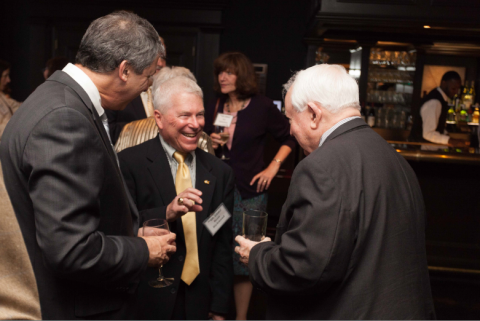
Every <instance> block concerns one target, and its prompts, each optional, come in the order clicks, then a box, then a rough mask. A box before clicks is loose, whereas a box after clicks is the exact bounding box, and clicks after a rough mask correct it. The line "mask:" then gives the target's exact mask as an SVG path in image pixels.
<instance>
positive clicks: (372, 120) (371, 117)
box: [367, 104, 375, 127]
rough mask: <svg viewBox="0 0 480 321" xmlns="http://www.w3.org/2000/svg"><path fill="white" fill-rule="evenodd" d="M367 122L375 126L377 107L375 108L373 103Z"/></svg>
mask: <svg viewBox="0 0 480 321" xmlns="http://www.w3.org/2000/svg"><path fill="white" fill-rule="evenodd" d="M367 124H368V126H370V127H374V126H375V109H374V108H373V104H372V107H370V110H369V112H368V116H367Z"/></svg>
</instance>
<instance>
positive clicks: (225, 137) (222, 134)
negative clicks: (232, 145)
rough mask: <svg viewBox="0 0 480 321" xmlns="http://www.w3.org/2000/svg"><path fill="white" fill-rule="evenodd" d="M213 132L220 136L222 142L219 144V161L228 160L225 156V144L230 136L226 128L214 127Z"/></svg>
mask: <svg viewBox="0 0 480 321" xmlns="http://www.w3.org/2000/svg"><path fill="white" fill-rule="evenodd" d="M215 132H216V133H217V134H220V139H221V140H222V143H221V144H220V146H221V148H222V155H221V156H220V159H221V160H229V159H230V158H228V157H226V156H225V144H226V143H227V142H228V139H229V138H230V134H229V133H228V130H227V128H226V127H222V126H215Z"/></svg>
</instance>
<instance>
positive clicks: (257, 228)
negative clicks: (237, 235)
mask: <svg viewBox="0 0 480 321" xmlns="http://www.w3.org/2000/svg"><path fill="white" fill-rule="evenodd" d="M267 219H268V214H267V213H266V212H263V211H258V210H246V211H245V212H243V227H242V234H243V237H245V238H246V239H247V240H250V241H254V242H260V241H262V240H263V239H264V238H265V236H266V234H267Z"/></svg>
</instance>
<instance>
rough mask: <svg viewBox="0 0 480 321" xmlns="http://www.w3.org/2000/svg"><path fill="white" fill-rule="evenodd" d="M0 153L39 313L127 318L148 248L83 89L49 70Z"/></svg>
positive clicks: (16, 119) (7, 131)
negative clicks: (136, 233) (137, 229)
mask: <svg viewBox="0 0 480 321" xmlns="http://www.w3.org/2000/svg"><path fill="white" fill-rule="evenodd" d="M0 156H1V159H2V166H3V172H4V175H5V185H6V187H7V190H8V194H9V195H10V198H11V200H12V205H13V208H14V210H15V214H16V216H17V219H18V222H19V224H20V227H21V230H22V233H23V236H24V239H25V244H26V246H27V249H28V253H29V256H30V259H31V261H32V265H33V269H34V272H35V277H36V279H37V284H38V292H39V295H40V304H41V308H42V316H43V318H45V319H75V318H82V319H85V318H113V319H121V318H131V314H129V312H131V311H132V310H133V309H132V306H133V300H134V298H135V297H136V296H135V290H136V287H137V286H138V283H139V281H140V277H141V276H142V274H143V273H144V272H145V270H146V267H147V261H148V248H147V245H146V243H145V241H144V240H143V239H141V238H137V237H133V236H134V234H133V233H134V229H135V226H138V217H137V215H138V213H137V212H136V209H135V205H134V204H133V202H129V200H128V197H129V195H128V192H127V190H126V189H125V185H124V183H123V181H122V178H121V172H120V169H119V168H118V166H117V163H116V160H115V156H114V152H113V150H112V148H111V145H110V143H109V141H108V137H107V135H106V132H105V129H104V127H103V125H102V123H101V121H100V119H99V116H98V114H97V112H96V110H95V108H94V107H93V104H92V102H91V101H90V99H89V97H88V95H87V93H86V92H85V91H84V90H83V89H82V88H81V87H80V86H79V85H78V84H77V83H76V82H75V81H74V80H73V79H72V78H71V77H70V76H68V75H67V74H66V73H64V72H63V71H57V72H55V73H54V74H53V75H52V76H51V77H50V78H49V79H48V80H47V81H45V83H43V84H42V85H40V86H39V87H38V88H37V89H36V90H35V92H34V93H32V94H31V95H30V97H29V98H28V99H27V100H26V101H25V102H24V104H23V105H22V108H20V109H19V110H18V112H17V113H16V114H15V115H14V117H12V119H11V121H10V123H9V124H8V126H7V128H6V129H5V132H4V136H3V139H2V144H1V147H0Z"/></svg>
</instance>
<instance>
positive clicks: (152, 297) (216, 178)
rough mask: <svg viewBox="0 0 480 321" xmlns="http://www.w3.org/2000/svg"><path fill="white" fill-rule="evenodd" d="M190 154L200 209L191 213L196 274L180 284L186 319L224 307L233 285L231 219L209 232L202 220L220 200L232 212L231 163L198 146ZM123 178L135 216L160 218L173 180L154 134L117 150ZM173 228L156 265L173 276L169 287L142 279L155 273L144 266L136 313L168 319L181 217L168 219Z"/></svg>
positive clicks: (181, 250) (179, 255) (178, 266)
mask: <svg viewBox="0 0 480 321" xmlns="http://www.w3.org/2000/svg"><path fill="white" fill-rule="evenodd" d="M195 155H196V184H195V185H196V186H195V188H197V189H199V190H200V191H202V193H203V194H202V200H203V203H202V207H203V211H202V212H199V213H197V214H196V218H197V240H198V251H199V252H198V256H199V260H200V274H199V275H198V276H197V278H196V279H195V280H194V281H193V283H192V284H191V285H190V286H186V287H185V288H186V291H185V300H186V302H185V304H186V317H187V320H189V319H190V320H191V319H204V320H205V319H207V318H208V313H209V312H211V311H213V312H217V313H227V312H228V309H229V303H230V298H231V292H232V287H233V259H232V241H233V236H232V222H231V220H229V221H227V222H226V223H225V224H224V226H223V227H222V228H221V229H220V230H219V231H218V232H217V233H216V234H215V236H213V237H212V235H211V234H210V233H209V231H208V230H207V229H206V228H205V227H204V225H203V221H204V220H205V219H206V218H207V217H208V216H209V215H210V214H211V213H213V212H214V211H215V209H216V208H217V207H218V206H219V205H220V204H221V203H224V204H225V206H226V207H227V209H228V210H229V211H230V213H233V190H234V175H233V171H232V169H231V168H230V167H229V166H228V165H226V164H225V163H223V162H222V161H221V160H219V159H218V158H216V157H215V156H213V155H211V154H208V153H206V152H204V151H203V150H201V149H198V148H197V150H196V151H195ZM119 158H120V164H121V169H122V173H123V175H124V177H125V181H126V183H127V185H128V188H129V189H130V192H131V194H132V197H133V198H134V200H135V202H136V204H137V206H138V209H139V210H140V216H141V222H143V221H145V220H148V219H152V218H165V212H166V207H167V205H168V204H170V202H171V201H172V200H173V199H174V198H175V196H176V195H177V194H176V191H175V184H174V180H173V177H172V173H171V170H170V166H169V164H168V160H167V156H166V154H165V151H164V149H163V147H162V144H161V142H160V139H159V137H158V136H157V137H155V138H153V139H151V140H148V141H146V142H145V143H143V144H140V145H138V146H135V147H131V148H127V149H125V150H124V151H122V152H121V153H119ZM170 229H171V231H172V232H173V233H176V234H177V239H176V243H177V251H176V253H175V254H174V255H173V256H172V257H171V258H170V261H169V262H168V263H167V264H166V265H165V266H164V267H163V269H162V271H163V274H164V275H165V276H166V277H173V278H175V283H174V284H173V285H171V286H169V287H166V288H162V289H155V288H152V287H149V286H148V284H147V281H148V280H150V279H154V278H156V277H157V276H158V270H157V269H152V268H149V269H148V270H147V273H146V275H145V277H144V279H143V280H142V282H141V285H140V287H139V296H138V302H139V309H138V311H139V314H138V315H137V318H139V319H171V318H172V311H173V307H174V304H175V299H176V295H177V290H178V286H179V282H180V281H181V279H180V277H181V274H182V269H183V262H184V258H185V255H186V247H185V236H184V234H183V226H182V220H181V219H177V220H176V221H175V222H172V223H170Z"/></svg>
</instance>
